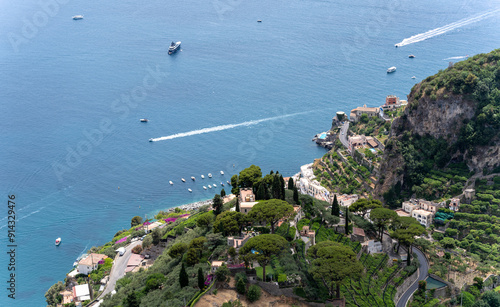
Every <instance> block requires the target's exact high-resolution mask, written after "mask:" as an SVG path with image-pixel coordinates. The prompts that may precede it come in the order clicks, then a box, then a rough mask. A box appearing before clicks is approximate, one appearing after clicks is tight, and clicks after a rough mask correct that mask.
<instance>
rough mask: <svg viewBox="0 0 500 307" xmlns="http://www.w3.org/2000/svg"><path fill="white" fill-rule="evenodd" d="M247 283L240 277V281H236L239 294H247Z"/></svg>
mask: <svg viewBox="0 0 500 307" xmlns="http://www.w3.org/2000/svg"><path fill="white" fill-rule="evenodd" d="M246 290H247V289H246V284H245V281H243V279H239V280H238V282H237V283H236V291H237V292H238V293H239V294H243V295H244V294H245V292H246Z"/></svg>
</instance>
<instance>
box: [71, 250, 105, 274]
mask: <svg viewBox="0 0 500 307" xmlns="http://www.w3.org/2000/svg"><path fill="white" fill-rule="evenodd" d="M106 258H108V256H106V255H103V254H94V253H92V254H90V255H88V256H87V257H85V258H83V259H82V260H80V262H78V272H79V273H80V274H85V275H88V274H90V272H92V271H93V270H95V269H97V266H98V265H99V261H101V260H104V259H106Z"/></svg>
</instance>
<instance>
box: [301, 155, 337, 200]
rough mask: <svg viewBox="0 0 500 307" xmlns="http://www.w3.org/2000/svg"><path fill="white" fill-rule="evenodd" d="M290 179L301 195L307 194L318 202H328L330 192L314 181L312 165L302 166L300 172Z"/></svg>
mask: <svg viewBox="0 0 500 307" xmlns="http://www.w3.org/2000/svg"><path fill="white" fill-rule="evenodd" d="M292 178H293V181H294V182H295V185H296V186H297V188H298V189H299V191H300V193H301V194H307V195H309V196H312V197H314V198H316V199H319V200H324V201H330V191H328V190H327V189H326V188H325V187H323V186H322V185H321V184H320V183H319V181H318V180H316V176H315V175H314V172H313V163H309V164H306V165H302V166H301V167H300V172H299V173H297V174H295V175H294V176H293V177H292Z"/></svg>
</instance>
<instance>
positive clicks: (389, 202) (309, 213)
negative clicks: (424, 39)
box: [45, 51, 500, 307]
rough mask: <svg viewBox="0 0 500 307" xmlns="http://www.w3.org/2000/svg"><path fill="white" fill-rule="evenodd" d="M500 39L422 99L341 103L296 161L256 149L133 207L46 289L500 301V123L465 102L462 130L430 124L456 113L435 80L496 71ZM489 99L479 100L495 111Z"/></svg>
mask: <svg viewBox="0 0 500 307" xmlns="http://www.w3.org/2000/svg"><path fill="white" fill-rule="evenodd" d="M498 52H499V51H493V52H492V54H489V55H477V56H474V57H473V58H471V59H470V60H467V61H464V62H461V63H459V64H457V65H454V66H453V67H451V68H448V69H447V71H444V72H439V73H438V74H436V75H435V76H432V77H429V78H427V79H425V80H424V81H422V83H420V84H418V85H417V86H415V87H414V88H413V89H412V92H411V93H410V94H409V95H408V97H409V101H410V104H408V103H407V102H406V101H404V100H400V99H399V98H398V97H396V96H393V95H389V96H387V97H386V99H385V103H384V104H383V105H381V106H380V107H367V106H363V107H358V108H355V109H353V110H352V111H351V112H350V115H349V117H347V116H346V114H345V113H344V112H342V111H339V112H337V113H336V114H335V116H334V117H333V119H332V124H331V127H330V129H328V131H325V132H323V133H320V134H318V135H316V136H315V137H314V139H313V141H315V142H316V143H317V144H318V145H321V146H323V147H326V148H327V149H328V152H327V153H325V154H324V156H323V157H321V158H319V159H316V160H315V161H314V162H313V163H310V164H306V165H303V166H301V167H300V172H298V173H297V174H295V175H293V176H289V177H284V176H283V175H282V174H280V173H279V171H274V170H271V171H270V172H269V173H268V174H264V173H263V172H262V170H261V168H260V167H259V166H257V165H250V166H248V167H247V168H245V169H242V170H241V171H240V172H239V173H238V174H232V176H231V180H230V182H229V181H227V183H228V186H224V187H223V188H222V189H221V190H220V193H218V194H215V196H214V197H213V199H211V200H208V201H203V202H200V203H194V204H189V205H183V206H180V207H177V208H170V209H168V210H166V211H159V212H157V213H155V215H154V217H151V216H150V217H149V218H147V217H145V219H143V217H141V216H134V217H132V218H131V220H130V228H128V229H123V230H120V231H118V232H117V233H116V234H115V235H114V236H113V238H112V240H111V241H110V242H108V243H106V244H104V245H103V246H98V247H92V248H91V249H90V250H89V251H88V253H87V254H86V255H84V256H83V257H81V259H78V260H77V262H75V264H74V267H73V268H72V269H71V270H69V272H68V274H67V276H66V278H65V279H64V282H62V281H60V282H58V283H56V284H54V285H53V286H52V287H50V289H48V291H47V292H46V294H45V297H46V301H47V304H48V305H49V306H101V307H111V306H123V307H135V306H141V307H142V306H190V307H192V306H197V307H204V306H213V307H215V306H222V307H233V306H235V307H236V306H359V307H365V306H370V307H371V306H396V307H404V306H410V307H416V306H418V307H420V306H422V307H445V306H446V307H448V306H450V307H451V306H467V307H478V306H484V307H487V306H500V161H499V160H498V152H499V150H500V149H499V148H498V146H497V143H495V142H490V139H488V138H492V139H498V135H496V134H489V135H487V134H481V133H483V132H482V131H481V129H483V128H484V127H483V126H481V125H482V124H477V125H476V126H474V125H472V124H471V125H468V126H467V127H466V128H464V129H462V128H460V127H459V126H457V125H456V124H457V123H458V124H460V123H465V122H466V121H463V120H459V118H460V116H463V114H464V112H463V110H462V109H460V107H461V106H454V108H455V109H454V110H455V111H454V113H453V114H452V115H456V116H458V117H457V118H455V119H454V120H450V121H453V122H454V123H455V124H453V125H449V126H448V127H447V128H446V130H445V132H446V133H445V134H444V137H448V138H451V140H450V141H449V142H447V141H446V140H445V139H444V137H443V134H441V133H442V131H441V130H439V131H437V132H435V131H434V130H432V129H433V127H434V126H432V125H431V126H426V124H427V123H428V120H427V119H428V118H433V119H434V118H435V117H436V116H440V115H442V114H443V112H442V109H441V104H442V103H444V102H442V101H439V100H438V97H437V95H440V96H439V97H442V99H448V98H449V96H448V94H450V95H451V92H461V93H470V92H471V91H472V89H471V88H467V87H465V85H467V84H469V86H470V84H473V81H474V80H475V79H474V78H475V77H476V76H475V75H472V73H469V75H468V77H467V80H469V81H465V79H464V81H463V82H461V81H457V80H456V79H453V78H456V74H455V73H454V72H455V71H456V70H458V69H465V68H466V69H468V71H474V72H475V73H477V74H478V75H479V77H477V78H490V79H488V80H491V78H493V77H494V76H498V71H499V70H498V68H495V66H491V67H488V66H485V65H484V63H485V62H486V61H489V62H491V61H497V60H498V59H500V54H499V53H498ZM495 63H497V62H495ZM479 66H480V67H486V68H484V69H483V70H482V71H480V70H478V69H475V68H477V67H479ZM497 66H498V65H497ZM493 69H496V70H494V71H493ZM462 76H464V74H463V73H462ZM447 78H448V79H447ZM450 78H451V79H450ZM471 80H472V81H471ZM467 82H469V83H467ZM438 84H443V85H446V86H448V88H447V89H446V90H447V91H448V92H445V91H444V88H443V89H442V90H440V91H439V93H438V92H437V90H438V88H437V85H438ZM432 85H436V87H434V88H432ZM459 86H460V88H458V87H459ZM433 91H434V92H433ZM496 91H498V90H497V89H496ZM445 93H447V94H445ZM439 99H441V98H439ZM454 99H455V100H453V101H455V102H456V101H457V98H454ZM491 103H492V102H491V100H487V101H486V102H485V101H483V104H484V105H486V106H488V107H483V108H482V109H478V110H476V111H477V112H476V113H474V112H470V113H469V115H470V114H474V115H473V116H480V118H483V119H484V118H486V116H492V115H491V112H490V111H491V108H493V105H492V104H491ZM493 103H496V102H493ZM419 105H423V107H421V108H420V109H419ZM412 110H413V111H412ZM457 110H458V111H457ZM481 112H486V113H487V114H488V115H486V113H481ZM488 112H490V113H488ZM478 114H479V115H478ZM446 115H448V114H446ZM491 118H492V119H491V121H490V122H488V125H493V124H495V125H496V126H495V127H497V128H500V120H498V121H496V122H495V117H491ZM472 120H474V118H472V119H471V121H472ZM412 121H413V122H412ZM415 123H417V125H415ZM439 124H440V125H443V124H444V123H442V122H440V123H439ZM412 125H413V126H412ZM433 125H434V124H433ZM419 129H420V130H419ZM453 129H454V130H453ZM474 129H477V130H474ZM484 129H486V128H484ZM410 130H411V131H410ZM469 130H472V131H476V132H477V134H472V136H474V137H472V138H471V137H470V135H469V136H467V134H464V133H467V131H469ZM429 131H430V132H434V133H436V134H435V135H434V136H431V135H430V134H429ZM460 131H462V132H460ZM464 131H465V132H464ZM487 131H490V132H491V133H497V134H498V131H500V129H496V130H495V129H490V130H487ZM447 132H453V133H447ZM459 132H460V133H459ZM485 135H486V136H485ZM453 138H454V139H453ZM467 142H469V143H467ZM474 142H482V143H474ZM457 144H459V145H460V144H469V145H470V147H468V148H469V149H471V151H470V152H468V151H467V150H466V151H461V149H460V147H459V146H458V145H457ZM477 144H486V145H488V146H489V147H484V145H483V147H482V148H481V150H478V149H477V148H479V147H474V146H478V145H477ZM495 146H497V147H495ZM474 148H476V150H477V151H476V152H474V151H473V150H474ZM485 148H486V149H485ZM451 154H453V156H451ZM460 155H462V156H460ZM470 155H472V158H471V157H470ZM474 155H475V156H474ZM469 158H470V159H469ZM466 159H469V160H466ZM495 159H496V160H495ZM495 161H496V162H495ZM467 163H476V164H475V165H474V164H472V165H469V164H467ZM478 170H479V171H478ZM221 173H222V172H221ZM225 189H227V190H228V191H227V192H226V190H225Z"/></svg>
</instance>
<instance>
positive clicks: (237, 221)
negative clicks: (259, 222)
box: [214, 211, 248, 236]
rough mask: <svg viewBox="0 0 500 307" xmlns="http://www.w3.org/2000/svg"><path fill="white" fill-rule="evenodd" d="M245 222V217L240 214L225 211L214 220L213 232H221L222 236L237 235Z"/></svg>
mask: <svg viewBox="0 0 500 307" xmlns="http://www.w3.org/2000/svg"><path fill="white" fill-rule="evenodd" d="M247 221H248V219H247V216H246V215H245V214H243V213H241V212H237V211H225V212H222V213H221V214H219V215H218V216H217V218H216V219H215V223H214V231H215V232H222V234H224V236H228V235H238V234H240V232H241V229H242V228H243V226H244V225H245V224H246V223H247Z"/></svg>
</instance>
